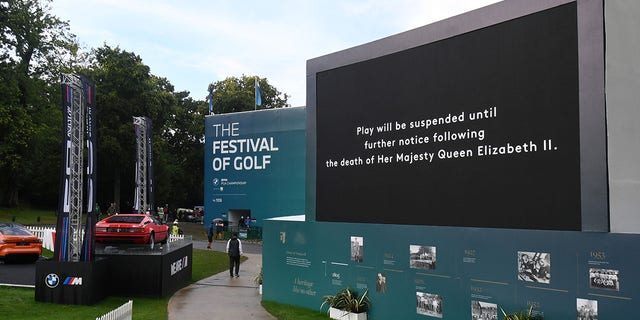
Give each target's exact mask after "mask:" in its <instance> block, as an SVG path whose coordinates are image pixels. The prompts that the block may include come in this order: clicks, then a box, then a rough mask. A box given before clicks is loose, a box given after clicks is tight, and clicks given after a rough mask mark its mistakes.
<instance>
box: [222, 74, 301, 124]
mask: <svg viewBox="0 0 640 320" xmlns="http://www.w3.org/2000/svg"><path fill="white" fill-rule="evenodd" d="M256 79H258V83H259V84H260V91H261V92H262V95H261V96H262V105H260V106H256V104H255V81H256ZM209 92H213V113H215V114H220V113H232V112H241V111H252V110H262V109H272V108H283V107H290V105H289V104H288V102H287V99H288V98H289V96H288V95H287V94H286V93H281V92H280V91H278V89H276V88H275V87H273V86H272V85H271V84H269V81H267V79H266V78H259V77H256V76H251V77H249V76H245V75H242V76H241V77H240V78H237V77H228V78H226V79H224V80H222V81H218V82H214V83H211V84H209Z"/></svg>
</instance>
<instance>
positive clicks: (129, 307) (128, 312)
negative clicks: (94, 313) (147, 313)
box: [96, 300, 133, 320]
mask: <svg viewBox="0 0 640 320" xmlns="http://www.w3.org/2000/svg"><path fill="white" fill-rule="evenodd" d="M131 319H133V301H132V300H129V302H127V303H125V304H123V305H121V306H119V307H117V308H115V309H113V310H111V311H109V313H106V314H104V315H103V316H100V317H97V318H96V320H131Z"/></svg>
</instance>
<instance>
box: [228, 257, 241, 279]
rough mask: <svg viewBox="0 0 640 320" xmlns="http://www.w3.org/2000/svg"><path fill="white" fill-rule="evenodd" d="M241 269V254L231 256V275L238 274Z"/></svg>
mask: <svg viewBox="0 0 640 320" xmlns="http://www.w3.org/2000/svg"><path fill="white" fill-rule="evenodd" d="M239 271H240V256H229V275H231V276H232V277H233V276H234V275H235V276H238V274H239Z"/></svg>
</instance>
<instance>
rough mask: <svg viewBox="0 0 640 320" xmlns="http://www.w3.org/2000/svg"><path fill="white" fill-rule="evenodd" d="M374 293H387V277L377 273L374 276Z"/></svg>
mask: <svg viewBox="0 0 640 320" xmlns="http://www.w3.org/2000/svg"><path fill="white" fill-rule="evenodd" d="M376 292H380V293H387V276H386V275H385V274H384V273H381V272H378V275H377V276H376Z"/></svg>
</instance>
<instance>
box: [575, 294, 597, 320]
mask: <svg viewBox="0 0 640 320" xmlns="http://www.w3.org/2000/svg"><path fill="white" fill-rule="evenodd" d="M576 314H577V318H576V319H577V320H598V300H588V299H580V298H578V299H576Z"/></svg>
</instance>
